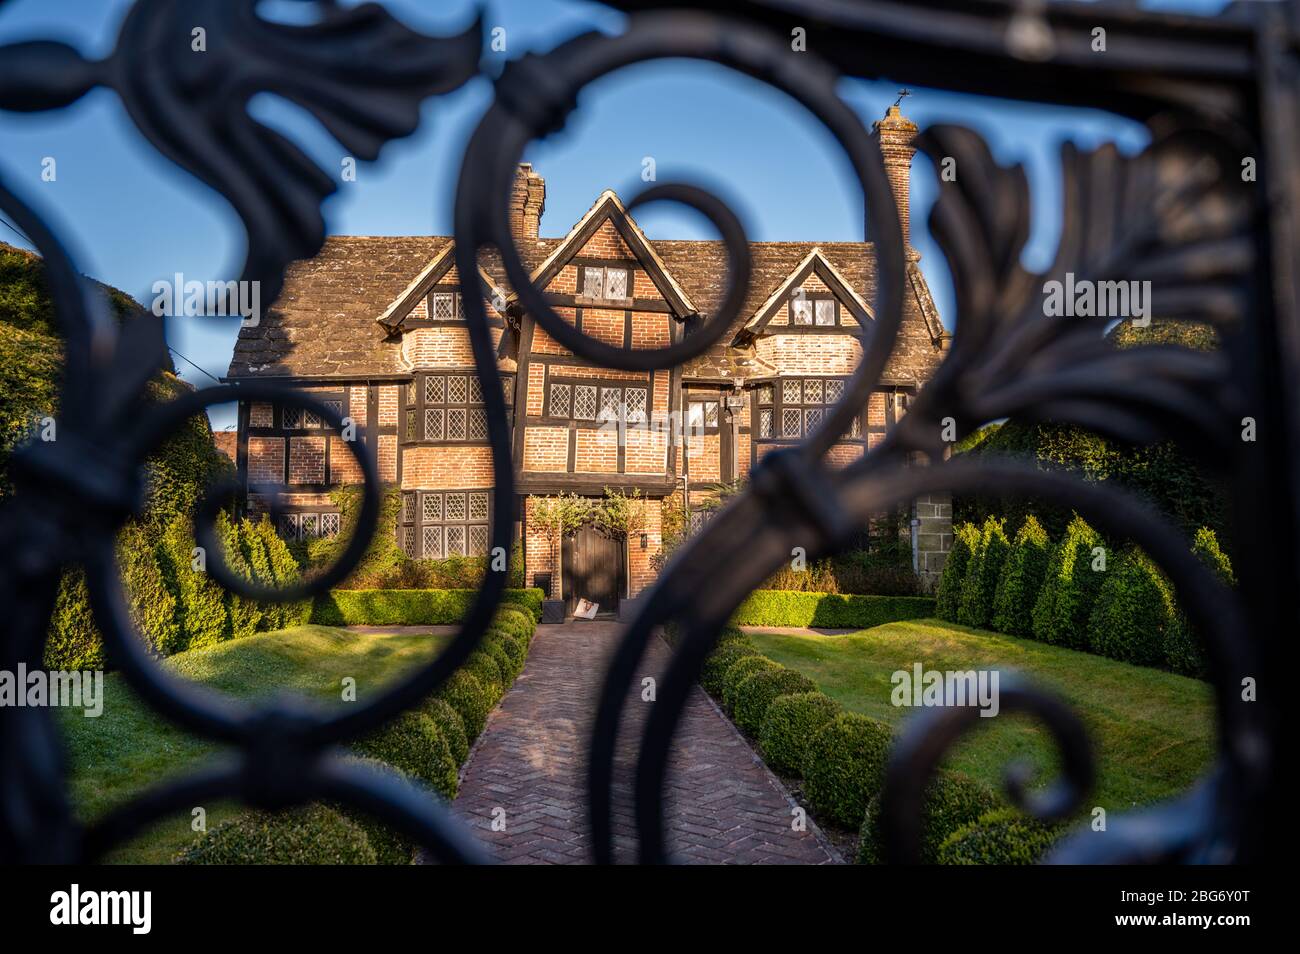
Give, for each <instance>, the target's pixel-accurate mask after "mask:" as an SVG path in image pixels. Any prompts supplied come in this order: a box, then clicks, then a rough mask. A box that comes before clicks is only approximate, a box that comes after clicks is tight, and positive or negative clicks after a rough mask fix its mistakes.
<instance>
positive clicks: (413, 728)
mask: <svg viewBox="0 0 1300 954" xmlns="http://www.w3.org/2000/svg"><path fill="white" fill-rule="evenodd" d="M352 749H353V751H355V752H357V753H358V754H360V755H364V756H369V757H370V758H373V759H378V760H379V761H381V762H386V763H387V764H389V765H391V766H393V767H394V768H397V769H400V770H401V771H403V772H405V773H406V774H407V775H410V776H411V777H412V778H417V779H419V780H420V781H422V782H425V783H427V784H428V785H430V786H432V787H433V789H434V790H435V791H437V792H438V793H439V794H440V795H442V796H444V797H445V798H447V799H448V800H451V799H453V798H455V797H456V783H457V775H458V769H459V766H458V765H457V764H456V759H455V757H454V756H453V755H452V752H451V746H450V745H448V744H447V740H446V739H445V738H443V735H442V732H441V731H439V729H438V723H437V722H435V721H434V720H433V719H432V718H430V717H429V716H427V715H425V714H424V713H423V712H419V711H414V712H403V713H402V714H401V715H399V716H397V717H396V718H394V719H393V720H392V721H391V722H389V723H387V724H385V725H383V726H381V727H380V728H378V729H376V730H375V731H374V732H371V733H370V734H369V735H365V736H362V737H361V738H359V739H357V740H356V741H354V742H353V743H352Z"/></svg>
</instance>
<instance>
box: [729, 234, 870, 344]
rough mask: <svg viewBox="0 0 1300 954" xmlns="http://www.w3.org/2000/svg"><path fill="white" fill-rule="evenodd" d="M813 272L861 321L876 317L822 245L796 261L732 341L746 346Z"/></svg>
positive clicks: (862, 322) (864, 321)
mask: <svg viewBox="0 0 1300 954" xmlns="http://www.w3.org/2000/svg"><path fill="white" fill-rule="evenodd" d="M810 275H816V276H817V277H818V278H820V279H821V280H822V282H823V283H825V285H826V287H827V288H829V289H830V290H831V291H832V292H833V293H834V294H835V296H836V297H837V298H839V299H840V301H841V302H842V303H843V304H845V305H847V306H848V308H849V310H850V311H851V312H852V313H853V317H854V318H855V319H856V320H857V322H858V324H859V325H865V324H866V323H867V322H868V321H874V320H875V315H873V314H872V312H871V306H870V305H868V304H867V303H866V302H865V301H863V300H862V296H861V295H859V294H858V293H857V292H856V291H854V290H853V286H852V285H851V284H849V281H848V279H846V278H845V277H844V276H843V275H841V274H840V272H839V269H837V268H836V267H835V266H834V265H833V264H832V263H831V262H830V260H829V259H827V258H826V256H825V254H823V252H822V250H821V247H820V246H818V247H816V248H814V249H813V250H812V251H810V252H809V253H808V254H807V255H805V256H804V258H803V261H801V262H800V263H799V264H798V265H796V266H795V268H794V269H793V270H792V271H791V272H790V274H789V275H788V276H786V279H785V281H783V282H782V283H781V284H780V285H778V286H777V287H776V289H775V290H774V291H773V292H772V294H771V295H770V296H768V299H767V301H765V302H763V304H762V305H761V306H760V307H759V309H758V310H757V311H756V312H754V314H753V315H752V316H751V317H750V319H749V320H748V321H747V322H745V326H744V327H743V328H741V329H740V331H738V332H737V333H736V335H735V337H734V338H733V339H732V341H731V343H732V344H733V345H735V346H736V347H738V348H739V347H744V346H745V345H747V344H749V342H751V341H753V340H754V338H756V337H758V336H759V335H761V334H762V333H763V330H764V329H765V328H766V327H767V323H768V322H769V321H771V320H772V318H773V316H774V315H776V314H777V313H778V312H779V311H780V310H781V308H782V307H783V306H784V305H785V303H786V300H787V299H789V297H790V295H791V293H792V292H793V290H794V289H795V288H798V287H799V286H801V285H802V284H803V283H804V282H805V281H807V280H808V277H809V276H810ZM846 333H849V332H846Z"/></svg>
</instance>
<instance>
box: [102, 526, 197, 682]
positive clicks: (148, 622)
mask: <svg viewBox="0 0 1300 954" xmlns="http://www.w3.org/2000/svg"><path fill="white" fill-rule="evenodd" d="M149 536H150V534H149V533H148V532H147V531H146V530H144V529H142V528H141V527H140V526H139V524H136V523H129V524H127V525H126V527H125V528H124V529H123V530H122V533H121V535H120V536H119V537H118V538H117V560H118V566H119V568H120V569H121V572H122V583H123V589H124V591H125V593H126V598H127V606H128V608H129V609H130V612H131V618H132V619H133V620H134V621H135V625H136V626H137V627H138V628H139V630H140V635H142V636H143V637H144V638H145V641H146V642H147V643H148V645H149V648H150V649H152V650H153V651H154V652H155V653H157V654H158V655H160V656H170V655H171V654H172V653H178V652H180V651H181V649H183V648H184V644H183V643H182V642H181V639H182V636H181V627H180V623H179V622H178V621H177V607H176V597H175V596H173V595H172V592H171V590H169V589H168V588H167V581H166V580H165V579H164V578H163V574H162V569H161V568H160V567H159V565H158V559H157V557H155V556H154V546H153V544H152V543H151V542H150V540H149Z"/></svg>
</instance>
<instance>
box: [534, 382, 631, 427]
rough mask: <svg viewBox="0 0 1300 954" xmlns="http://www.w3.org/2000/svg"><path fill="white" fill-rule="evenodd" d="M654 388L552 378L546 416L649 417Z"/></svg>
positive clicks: (577, 418)
mask: <svg viewBox="0 0 1300 954" xmlns="http://www.w3.org/2000/svg"><path fill="white" fill-rule="evenodd" d="M649 414H650V389H649V388H645V387H637V386H633V385H624V384H617V383H610V384H606V383H601V384H578V383H576V382H572V381H551V382H550V384H549V385H548V387H547V392H546V410H545V416H546V417H550V418H562V419H564V420H574V421H600V422H602V423H603V422H605V421H617V420H619V419H620V415H626V420H627V421H628V422H629V423H633V424H640V423H644V422H646V421H647V420H649Z"/></svg>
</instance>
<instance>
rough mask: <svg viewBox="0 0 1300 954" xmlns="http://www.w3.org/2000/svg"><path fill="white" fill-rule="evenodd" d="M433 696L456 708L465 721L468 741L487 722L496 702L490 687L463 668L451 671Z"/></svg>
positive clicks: (476, 736) (471, 739)
mask: <svg viewBox="0 0 1300 954" xmlns="http://www.w3.org/2000/svg"><path fill="white" fill-rule="evenodd" d="M434 697H435V698H438V699H445V700H446V701H447V703H448V704H449V705H450V706H451V707H452V708H453V709H455V710H456V712H457V713H458V714H459V715H460V717H461V719H462V720H463V721H464V723H465V737H466V738H467V739H468V740H469V741H470V742H473V741H474V740H475V739H477V738H478V737H479V733H480V732H482V731H483V726H484V725H486V724H487V717H488V713H489V712H491V711H492V706H494V705H495V704H496V701H495V699H494V698H493V696H492V693H491V691H490V689H487V688H485V687H484V686H483V683H481V682H479V680H478V679H477V678H476V677H475V676H474V675H473V674H472V673H468V672H466V671H465V670H463V669H459V670H457V671H456V672H454V673H452V674H451V675H450V676H449V677H448V678H447V681H446V682H444V683H443V684H442V685H441V686H439V687H438V689H437V691H435V692H434Z"/></svg>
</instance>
